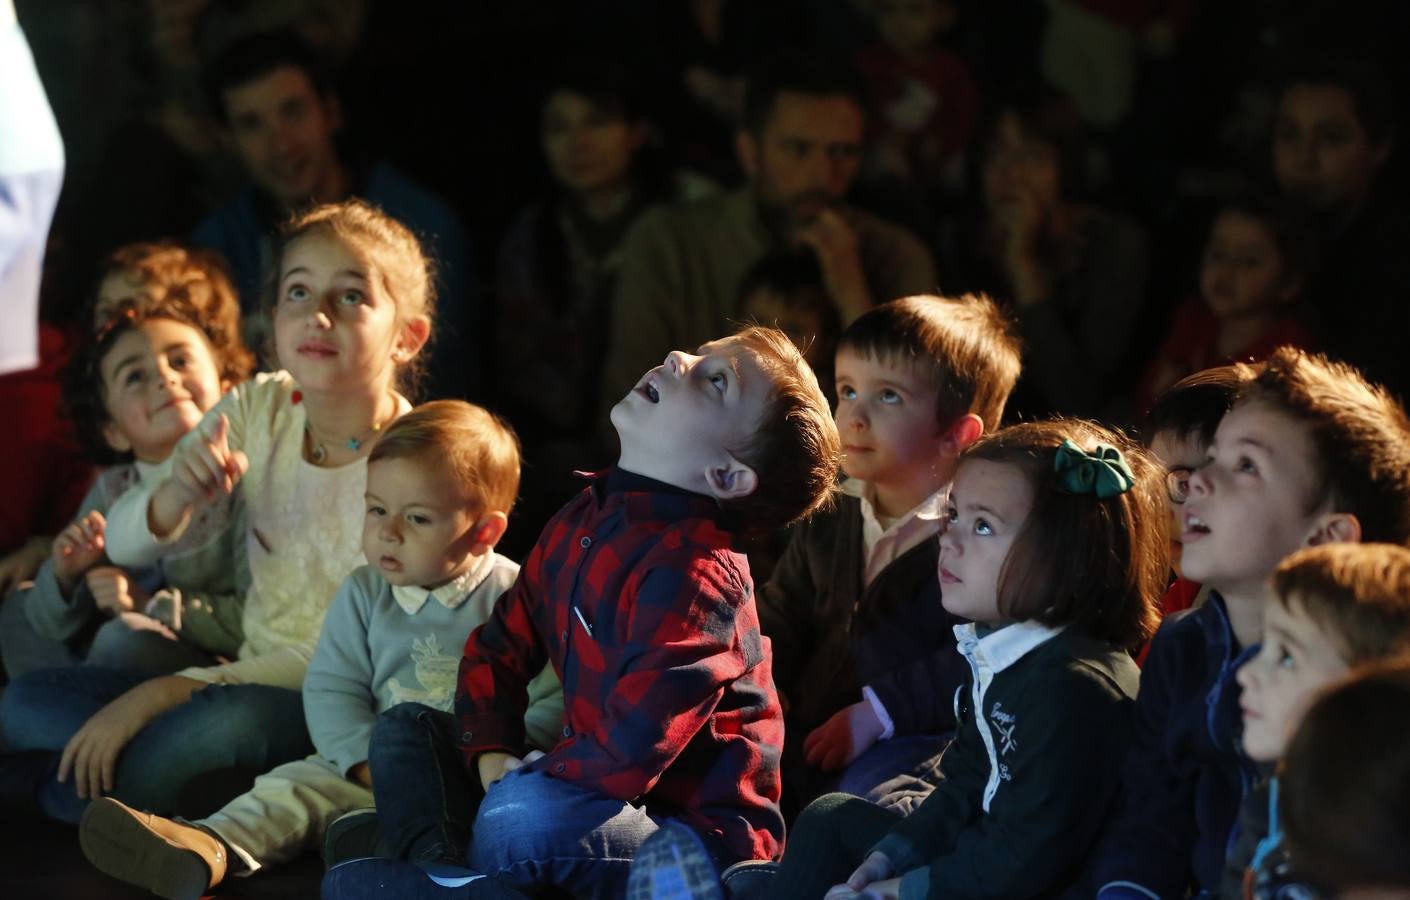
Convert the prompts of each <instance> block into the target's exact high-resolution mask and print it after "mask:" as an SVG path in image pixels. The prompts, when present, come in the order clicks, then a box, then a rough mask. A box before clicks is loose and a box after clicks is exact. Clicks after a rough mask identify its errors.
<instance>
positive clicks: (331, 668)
mask: <svg viewBox="0 0 1410 900" xmlns="http://www.w3.org/2000/svg"><path fill="white" fill-rule="evenodd" d="M366 581H367V580H366V579H360V578H358V576H357V573H354V574H353V575H351V576H349V577H348V578H347V579H346V580H345V581H344V582H343V584H342V586H341V587H339V588H338V593H337V595H336V596H335V597H334V598H333V604H332V606H330V607H329V609H328V615H327V616H326V617H325V618H324V621H323V632H322V634H320V635H319V638H318V646H317V647H316V648H315V649H314V651H313V659H312V661H310V663H309V666H308V675H307V676H306V677H305V678H304V684H303V693H304V716H305V718H307V720H308V733H309V737H310V738H312V739H313V746H314V747H316V748H317V749H318V752H319V755H321V756H322V757H323V758H324V759H326V760H328V761H329V762H331V763H333V764H334V765H335V766H337V767H338V771H339V772H342V773H343V774H344V775H347V773H348V771H349V770H350V769H352V767H353V766H355V765H357V764H358V763H360V762H363V761H365V760H366V759H367V747H368V745H369V743H370V742H371V740H372V726H373V725H375V724H376V722H377V698H376V697H374V696H373V695H372V676H373V671H372V655H371V652H370V650H369V644H368V627H369V625H370V623H371V616H372V608H371V607H372V600H373V598H372V597H369V596H368V589H369V585H368V584H367V583H366Z"/></svg>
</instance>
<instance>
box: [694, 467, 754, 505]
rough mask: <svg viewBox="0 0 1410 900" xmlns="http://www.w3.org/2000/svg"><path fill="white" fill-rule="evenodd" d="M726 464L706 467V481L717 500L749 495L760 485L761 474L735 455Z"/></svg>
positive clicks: (736, 498) (735, 498)
mask: <svg viewBox="0 0 1410 900" xmlns="http://www.w3.org/2000/svg"><path fill="white" fill-rule="evenodd" d="M726 459H728V460H729V461H728V462H727V463H725V464H724V465H720V466H710V467H708V468H706V469H705V483H706V485H708V486H709V488H710V494H711V495H712V496H713V497H714V498H715V499H716V500H738V499H739V498H740V497H748V496H749V495H750V494H752V493H754V491H755V490H756V489H758V487H759V476H758V474H757V473H756V472H755V471H754V470H753V469H751V468H750V467H749V466H746V465H745V464H744V463H742V462H740V461H739V460H737V459H735V458H734V457H733V456H730V457H726Z"/></svg>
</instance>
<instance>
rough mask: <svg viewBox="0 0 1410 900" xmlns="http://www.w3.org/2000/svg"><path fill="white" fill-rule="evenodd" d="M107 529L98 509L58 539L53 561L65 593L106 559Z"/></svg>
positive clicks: (69, 528)
mask: <svg viewBox="0 0 1410 900" xmlns="http://www.w3.org/2000/svg"><path fill="white" fill-rule="evenodd" d="M107 527H108V523H107V521H106V520H105V519H104V518H103V514H102V513H100V512H98V511H97V510H96V509H95V510H93V511H92V512H90V513H88V515H86V516H84V517H83V518H81V519H79V520H78V521H76V522H74V523H73V524H71V525H69V527H67V528H65V529H64V530H63V531H61V532H59V536H58V537H56V538H54V547H53V549H52V550H51V551H50V558H51V559H52V560H53V561H54V578H55V579H57V580H58V582H59V587H60V588H62V589H63V591H64V593H65V594H67V593H70V592H71V591H72V590H73V588H74V585H75V584H77V583H78V578H79V576H80V575H82V574H83V573H84V572H87V571H88V570H89V569H91V568H92V567H93V566H95V565H96V564H97V563H98V561H99V560H100V559H102V558H103V547H104V540H103V532H104V529H106V528H107Z"/></svg>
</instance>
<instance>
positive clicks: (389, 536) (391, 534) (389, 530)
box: [381, 518, 401, 544]
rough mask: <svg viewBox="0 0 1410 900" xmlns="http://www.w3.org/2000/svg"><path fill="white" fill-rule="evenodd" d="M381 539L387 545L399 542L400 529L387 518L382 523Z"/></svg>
mask: <svg viewBox="0 0 1410 900" xmlns="http://www.w3.org/2000/svg"><path fill="white" fill-rule="evenodd" d="M381 538H382V540H384V541H386V542H387V543H389V544H391V543H396V542H397V541H400V540H401V529H400V528H398V527H397V524H396V522H395V521H394V520H392V519H390V518H388V519H384V520H383V521H382V530H381Z"/></svg>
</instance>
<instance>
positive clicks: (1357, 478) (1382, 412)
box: [1236, 347, 1410, 544]
mask: <svg viewBox="0 0 1410 900" xmlns="http://www.w3.org/2000/svg"><path fill="white" fill-rule="evenodd" d="M1236 402H1237V403H1249V402H1251V403H1262V404H1265V405H1267V406H1269V407H1271V408H1273V409H1276V410H1278V411H1280V412H1283V413H1286V414H1287V415H1290V416H1292V417H1293V418H1294V419H1297V420H1298V421H1300V422H1303V423H1305V424H1306V425H1307V426H1308V429H1309V431H1310V434H1311V436H1312V441H1313V445H1314V446H1315V448H1316V454H1317V458H1316V459H1314V460H1313V464H1314V466H1315V467H1316V471H1317V475H1318V482H1319V483H1318V487H1317V490H1316V492H1315V494H1314V496H1313V497H1312V498H1311V502H1310V504H1309V509H1315V508H1317V507H1318V506H1320V505H1321V504H1322V503H1323V502H1324V501H1326V500H1330V501H1331V504H1332V509H1333V511H1335V512H1342V513H1350V514H1352V515H1354V516H1356V519H1357V521H1358V522H1359V523H1360V525H1361V540H1362V541H1366V542H1375V541H1380V542H1384V543H1391V544H1404V543H1405V542H1406V540H1407V539H1408V538H1410V419H1407V418H1406V415H1405V410H1404V409H1402V408H1401V406H1400V404H1399V403H1397V402H1396V401H1395V400H1394V399H1393V398H1392V397H1391V396H1390V394H1388V393H1387V392H1386V391H1385V389H1384V388H1381V387H1379V386H1377V385H1373V384H1371V383H1370V382H1368V381H1367V380H1366V379H1365V378H1363V377H1362V376H1361V373H1359V372H1358V371H1356V370H1355V369H1353V368H1352V367H1351V366H1349V365H1346V364H1345V363H1340V362H1334V361H1332V360H1330V359H1328V358H1327V357H1325V356H1323V355H1321V354H1317V353H1308V352H1306V351H1304V350H1298V349H1296V348H1294V347H1279V348H1278V349H1277V350H1275V351H1274V352H1273V354H1272V355H1271V356H1270V357H1268V360H1267V362H1266V363H1265V365H1264V367H1263V371H1262V372H1260V373H1259V375H1258V377H1256V378H1255V379H1254V380H1253V381H1251V382H1250V383H1249V384H1248V385H1247V386H1245V388H1244V390H1243V391H1242V392H1240V394H1239V398H1238V400H1237V401H1236Z"/></svg>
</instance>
